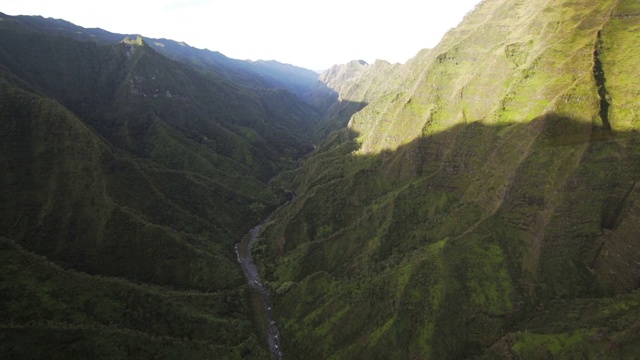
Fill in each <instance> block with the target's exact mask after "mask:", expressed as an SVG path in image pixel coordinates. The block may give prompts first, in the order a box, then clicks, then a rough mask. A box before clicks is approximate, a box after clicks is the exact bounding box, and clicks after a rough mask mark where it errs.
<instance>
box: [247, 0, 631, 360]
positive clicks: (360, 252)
mask: <svg viewBox="0 0 640 360" xmlns="http://www.w3.org/2000/svg"><path fill="white" fill-rule="evenodd" d="M638 7H639V5H636V2H634V1H624V0H621V1H587V2H569V1H531V2H525V1H506V0H496V1H485V2H483V3H482V4H480V5H479V6H478V7H477V8H476V9H475V10H474V11H473V12H472V13H470V14H468V15H467V17H466V18H465V20H464V21H463V22H462V24H461V25H460V26H459V27H458V28H456V29H454V30H452V31H450V32H449V33H448V34H447V36H446V37H445V38H444V39H443V41H442V43H441V44H440V45H438V46H437V47H436V48H435V49H433V50H431V51H424V52H421V53H420V54H418V56H417V57H416V58H414V59H412V60H411V61H409V62H408V63H407V64H405V65H404V66H402V67H400V68H399V69H398V70H394V72H396V74H397V76H398V77H399V79H402V81H401V85H399V86H398V90H397V91H396V92H385V94H382V96H380V97H378V98H376V99H371V100H370V101H369V105H367V106H366V107H364V109H363V110H362V111H360V112H358V113H357V114H355V115H354V116H353V118H351V120H350V122H349V126H348V129H344V130H342V131H341V132H339V133H334V134H333V135H332V136H331V137H330V138H329V140H328V141H327V142H325V143H324V144H322V145H321V146H320V147H319V150H318V151H317V152H316V153H314V155H313V156H312V157H311V158H310V159H309V160H308V161H306V162H305V164H304V166H303V168H302V169H301V170H300V171H298V172H296V173H295V174H293V175H291V176H290V177H289V178H290V179H293V180H294V181H295V187H294V190H295V191H296V193H297V194H298V198H297V200H296V202H294V203H293V204H291V205H290V206H288V207H287V208H285V209H283V210H282V211H281V212H280V213H279V214H277V215H276V216H275V217H274V218H273V221H272V223H271V225H270V226H269V227H268V228H267V230H266V234H265V235H264V241H263V242H261V245H258V252H260V251H262V253H263V255H262V256H263V260H262V262H261V263H262V266H263V271H264V273H265V277H266V279H268V280H270V281H271V285H272V288H273V293H274V294H275V295H274V297H275V299H274V302H273V303H274V308H275V309H276V310H277V316H278V318H280V319H281V321H282V322H283V325H282V327H281V331H282V333H283V341H284V344H283V345H284V346H285V353H289V354H291V355H290V356H293V357H296V356H298V357H299V356H302V355H303V354H304V356H305V357H306V358H336V359H338V358H344V359H353V358H363V359H407V358H420V359H441V358H465V357H472V356H486V357H487V358H491V357H492V356H493V357H498V358H503V357H506V358H509V357H514V356H521V357H523V358H536V357H538V358H545V357H546V356H556V357H560V358H571V357H572V356H575V355H576V354H579V356H584V357H588V358H589V357H591V358H625V357H627V356H630V354H634V353H635V352H634V351H635V350H637V349H638V341H637V337H635V336H634V335H633V334H635V333H636V332H637V330H638V325H637V322H636V320H637V318H638V316H639V315H640V307H639V305H638V304H640V297H639V293H638V291H637V290H636V289H637V286H638V284H639V281H640V257H639V255H638V254H640V242H639V241H638V239H639V238H640V236H639V235H640V233H639V230H638V227H637V226H636V225H635V224H637V223H638V222H639V221H640V213H639V212H638V211H637V203H638V201H640V197H639V194H638V192H637V185H636V184H637V181H638V180H639V179H640V155H639V154H640V148H639V146H640V134H638V132H637V128H636V127H637V125H635V124H636V122H637V119H636V114H637V110H636V108H637V106H638V105H637V102H636V101H635V99H636V98H637V93H638V89H639V87H638V86H637V84H634V81H633V80H632V79H635V78H637V77H638V69H640V67H639V66H638V65H640V58H638V56H635V55H633V54H632V53H630V52H631V51H633V50H632V49H634V48H637V46H638V45H640V44H638V42H639V41H640V38H638V37H637V36H634V34H635V31H636V29H637V27H638V24H640V18H638V16H637V14H638V12H639V10H638ZM395 81H398V79H397V78H395V79H390V80H389V82H391V83H393V82H395ZM359 82H360V83H363V82H362V81H360V80H359ZM622 309H623V310H622Z"/></svg>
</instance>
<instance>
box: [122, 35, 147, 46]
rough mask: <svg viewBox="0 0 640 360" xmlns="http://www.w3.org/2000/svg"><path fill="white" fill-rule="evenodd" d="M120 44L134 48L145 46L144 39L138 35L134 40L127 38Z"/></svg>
mask: <svg viewBox="0 0 640 360" xmlns="http://www.w3.org/2000/svg"><path fill="white" fill-rule="evenodd" d="M121 43H123V44H128V45H135V46H144V45H145V42H144V39H143V38H142V36H140V35H136V38H135V39H132V38H131V37H129V36H127V37H125V38H124V39H123V40H122V41H121Z"/></svg>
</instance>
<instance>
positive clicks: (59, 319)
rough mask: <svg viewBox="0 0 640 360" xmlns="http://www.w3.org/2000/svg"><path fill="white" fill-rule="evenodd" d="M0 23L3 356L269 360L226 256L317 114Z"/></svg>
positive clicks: (197, 74) (269, 91)
mask: <svg viewBox="0 0 640 360" xmlns="http://www.w3.org/2000/svg"><path fill="white" fill-rule="evenodd" d="M11 24H12V25H16V24H17V25H20V24H19V20H16V19H12V20H11ZM3 25H5V26H4V27H3V29H2V30H0V172H1V173H2V176H1V177H0V237H2V238H1V239H2V245H1V247H2V250H1V253H2V255H1V256H2V265H1V267H2V269H1V270H0V273H1V274H2V281H0V288H1V289H2V290H1V291H0V302H1V304H2V305H1V306H0V307H1V308H2V310H1V311H2V316H1V319H2V321H1V325H0V328H1V329H2V330H1V331H2V335H1V336H0V337H1V338H2V341H0V353H1V354H2V357H3V358H15V359H18V358H20V359H23V358H42V357H46V358H49V357H52V358H69V357H82V358H85V357H90V358H94V357H98V358H122V357H132V358H139V357H144V358H211V357H214V358H256V359H264V358H268V357H269V353H268V349H267V346H266V342H265V341H264V336H263V334H262V332H261V331H260V330H259V329H258V328H257V327H256V326H255V324H256V321H257V320H258V319H257V318H256V315H255V314H254V312H253V310H254V307H253V306H252V302H253V300H252V298H251V294H250V292H249V289H248V287H247V286H246V284H245V281H244V278H243V275H242V272H241V271H240V268H239V266H238V264H237V262H236V256H235V253H234V250H233V245H234V243H235V242H237V241H238V240H239V239H240V238H241V237H242V235H243V234H244V233H245V232H246V231H247V230H248V229H249V228H251V227H252V226H253V225H254V224H255V223H256V222H257V221H259V219H261V218H262V217H263V216H264V215H265V214H267V213H268V212H269V211H271V210H272V209H274V208H275V207H276V206H278V205H279V204H281V203H282V202H283V201H285V200H286V198H287V197H286V196H285V194H284V193H283V192H282V191H280V190H278V189H277V188H273V187H271V186H269V185H268V184H267V182H268V180H269V179H270V178H271V177H272V176H273V175H275V174H277V173H278V172H280V171H281V170H283V169H288V168H291V167H292V166H295V164H296V162H297V159H298V158H299V157H300V156H301V155H303V154H305V153H306V152H307V151H309V150H310V149H311V148H312V143H311V140H310V138H309V134H308V132H309V131H310V128H311V127H312V126H313V125H314V124H315V122H317V121H318V119H319V115H318V114H317V111H316V110H315V109H314V108H313V107H311V106H310V105H308V104H306V103H303V102H302V101H300V100H299V99H298V97H296V96H295V95H293V94H291V93H289V92H288V91H286V90H282V89H276V88H272V87H264V88H249V87H246V86H243V85H242V84H240V83H235V82H233V81H230V80H229V79H228V78H222V77H219V76H216V75H215V74H204V73H203V72H201V71H199V70H197V69H194V68H192V67H190V66H188V65H185V64H182V63H178V62H175V61H172V60H169V59H168V58H166V57H164V56H162V55H161V54H159V53H157V52H156V51H154V50H153V49H151V48H150V47H149V46H148V45H147V44H146V43H145V42H144V41H143V40H142V38H139V37H138V38H127V39H122V40H123V42H122V43H115V44H112V45H111V44H102V43H96V42H84V41H78V40H76V39H72V38H67V37H64V36H58V35H52V34H51V33H54V32H49V31H46V29H43V31H45V32H39V31H34V30H33V29H31V28H27V30H25V27H24V26H9V27H7V26H6V25H7V24H6V22H5V23H3ZM63 35H64V34H63ZM246 76H250V75H246Z"/></svg>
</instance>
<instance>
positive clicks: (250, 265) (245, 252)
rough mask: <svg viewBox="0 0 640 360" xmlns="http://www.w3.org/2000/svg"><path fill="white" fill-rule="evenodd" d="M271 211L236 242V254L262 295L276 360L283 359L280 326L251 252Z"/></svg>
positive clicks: (270, 345) (272, 353)
mask: <svg viewBox="0 0 640 360" xmlns="http://www.w3.org/2000/svg"><path fill="white" fill-rule="evenodd" d="M272 215H273V213H271V214H270V215H269V216H267V217H266V218H265V219H264V220H262V222H260V224H258V225H257V226H256V227H254V228H253V229H251V230H250V231H249V232H248V233H247V234H246V235H245V236H244V237H243V238H242V240H240V242H238V243H237V244H236V247H235V249H236V256H237V258H238V263H240V266H241V267H242V272H243V273H244V275H245V277H246V278H247V282H248V283H249V286H251V287H252V288H254V289H256V290H257V291H258V292H259V293H260V296H261V297H262V303H263V304H264V310H265V313H266V318H267V321H268V322H269V323H268V335H269V339H268V341H269V349H270V350H271V355H272V356H273V358H274V359H276V360H282V358H283V357H282V350H281V348H280V334H279V333H278V327H277V326H276V322H275V320H274V319H273V312H272V311H271V304H270V303H269V289H267V288H266V286H264V284H263V283H262V280H261V279H260V274H259V273H258V269H257V267H256V264H255V263H254V262H253V256H252V254H251V248H252V247H253V244H254V243H255V242H256V239H257V238H258V235H260V232H261V231H262V229H263V228H264V226H265V225H266V224H267V222H268V221H269V220H270V219H271V216H272Z"/></svg>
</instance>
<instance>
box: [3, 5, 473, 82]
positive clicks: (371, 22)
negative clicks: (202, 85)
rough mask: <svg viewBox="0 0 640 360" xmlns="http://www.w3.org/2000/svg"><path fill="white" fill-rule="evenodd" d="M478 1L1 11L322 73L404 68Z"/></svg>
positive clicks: (41, 7)
mask: <svg viewBox="0 0 640 360" xmlns="http://www.w3.org/2000/svg"><path fill="white" fill-rule="evenodd" d="M478 2H480V0H422V1H420V0H393V1H377V0H323V1H303V0H224V1H222V0H153V1H147V0H109V1H105V0H100V1H96V0H19V1H18V0H0V12H4V13H6V14H9V15H42V16H44V17H53V18H59V19H64V20H68V21H70V22H72V23H74V24H76V25H79V26H82V27H86V28H91V27H98V28H102V29H104V30H107V31H110V32H115V33H123V34H141V35H143V36H146V37H151V38H167V39H172V40H177V41H184V42H186V43H187V44H189V45H191V46H195V47H197V48H207V49H209V50H215V51H220V52H221V53H223V54H225V55H227V56H229V57H232V58H237V59H251V60H258V59H264V60H272V59H275V60H278V61H280V62H284V63H289V64H294V65H298V66H302V67H306V68H309V69H312V70H323V69H326V68H328V67H330V66H331V65H333V64H341V63H345V62H348V61H350V60H356V59H363V60H365V61H367V62H373V61H375V60H376V59H384V60H388V61H391V62H401V63H404V62H405V61H406V60H408V59H409V58H411V57H412V56H414V55H415V54H417V53H418V51H419V50H420V49H423V48H431V47H434V46H435V45H436V44H437V43H438V42H439V41H440V38H441V37H442V35H444V33H445V32H447V31H448V30H449V29H450V28H453V27H455V26H456V25H457V24H458V23H459V22H460V21H461V20H462V18H463V16H464V15H465V14H466V13H467V12H469V11H470V10H471V9H473V7H474V6H475V5H476V4H477V3H478Z"/></svg>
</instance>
